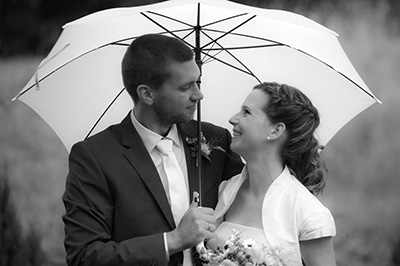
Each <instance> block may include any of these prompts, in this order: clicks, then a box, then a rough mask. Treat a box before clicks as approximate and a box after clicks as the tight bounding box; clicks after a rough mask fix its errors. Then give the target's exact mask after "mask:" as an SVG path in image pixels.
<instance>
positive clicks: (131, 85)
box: [122, 34, 193, 103]
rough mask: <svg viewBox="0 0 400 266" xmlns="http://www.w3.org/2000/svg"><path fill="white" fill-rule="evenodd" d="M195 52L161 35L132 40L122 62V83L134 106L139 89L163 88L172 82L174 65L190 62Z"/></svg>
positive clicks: (173, 39) (175, 39)
mask: <svg viewBox="0 0 400 266" xmlns="http://www.w3.org/2000/svg"><path fill="white" fill-rule="evenodd" d="M192 59H193V51H192V49H190V48H189V47H188V46H187V45H186V44H185V43H184V42H182V41H181V40H179V39H177V38H174V37H169V36H165V35H160V34H146V35H142V36H140V37H138V38H137V39H135V40H133V41H132V43H131V44H130V46H129V47H128V49H127V51H126V53H125V55H124V58H123V59H122V79H123V82H124V86H125V89H126V90H127V92H128V93H129V95H130V96H131V97H132V99H133V101H134V102H135V103H137V102H138V95H137V92H136V89H137V87H138V86H139V85H147V86H150V87H152V88H153V89H158V88H160V87H161V86H162V85H163V84H164V82H165V81H166V80H167V79H168V78H169V75H170V72H169V69H168V66H169V65H170V64H171V62H187V61H190V60H192Z"/></svg>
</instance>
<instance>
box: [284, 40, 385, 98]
mask: <svg viewBox="0 0 400 266" xmlns="http://www.w3.org/2000/svg"><path fill="white" fill-rule="evenodd" d="M283 46H286V47H288V48H291V49H295V50H296V51H298V52H300V53H303V54H305V55H307V56H309V57H311V58H314V59H315V60H317V61H318V62H320V63H322V64H323V65H325V66H327V67H329V68H330V69H332V70H333V71H335V72H336V73H338V74H339V75H340V76H342V77H343V78H345V79H347V80H348V81H350V82H351V83H352V84H354V85H355V86H356V87H357V88H359V89H360V90H362V91H363V92H364V93H366V94H367V95H368V96H370V97H371V98H372V99H374V100H375V101H376V102H378V103H382V102H381V101H380V100H379V99H378V98H377V97H376V96H375V95H373V94H372V93H371V92H368V91H367V90H365V89H364V88H363V87H361V86H360V85H358V84H357V83H356V82H354V81H353V80H352V79H351V78H349V77H347V76H346V75H345V74H343V73H342V72H340V71H338V70H337V69H335V68H334V67H333V66H331V65H329V64H327V63H325V62H324V61H322V60H320V59H318V58H316V57H315V56H312V55H310V54H309V53H306V52H304V51H302V50H299V49H296V48H294V47H291V46H288V45H285V44H283Z"/></svg>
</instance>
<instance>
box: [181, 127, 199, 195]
mask: <svg viewBox="0 0 400 266" xmlns="http://www.w3.org/2000/svg"><path fill="white" fill-rule="evenodd" d="M177 126H178V131H179V133H180V135H181V137H182V140H183V146H184V149H185V158H186V165H187V171H188V179H189V191H190V195H189V196H190V202H191V201H192V200H193V199H192V198H193V192H194V191H197V192H199V178H198V168H197V167H196V158H193V157H192V156H191V154H192V150H191V146H190V145H189V144H188V143H187V142H186V137H188V138H194V137H196V136H197V127H196V124H195V123H192V124H191V123H182V124H178V125H177Z"/></svg>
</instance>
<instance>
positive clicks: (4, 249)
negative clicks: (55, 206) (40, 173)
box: [0, 169, 45, 266]
mask: <svg viewBox="0 0 400 266" xmlns="http://www.w3.org/2000/svg"><path fill="white" fill-rule="evenodd" d="M0 170H1V169H0ZM40 242H41V237H40V235H39V234H38V233H37V232H36V231H35V230H34V228H33V227H32V228H30V230H29V231H28V233H27V234H24V233H23V231H22V227H21V225H20V223H19V221H18V217H17V214H16V209H15V206H14V204H12V202H11V188H10V184H9V181H8V175H7V173H6V170H4V171H3V172H1V173H0V265H7V266H20V265H26V266H36V265H42V264H43V263H44V262H45V254H44V252H43V251H42V250H41V245H40Z"/></svg>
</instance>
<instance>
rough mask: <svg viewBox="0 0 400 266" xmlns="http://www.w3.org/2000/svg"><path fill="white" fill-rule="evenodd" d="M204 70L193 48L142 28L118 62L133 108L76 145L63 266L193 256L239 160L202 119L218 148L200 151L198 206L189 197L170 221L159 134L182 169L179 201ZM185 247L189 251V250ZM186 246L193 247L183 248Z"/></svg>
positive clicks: (188, 183) (191, 184) (192, 165)
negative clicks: (168, 142) (184, 208)
mask: <svg viewBox="0 0 400 266" xmlns="http://www.w3.org/2000/svg"><path fill="white" fill-rule="evenodd" d="M199 76H200V71H199V69H198V67H197V65H196V63H195V61H194V58H193V52H192V50H191V49H190V48H189V47H187V46H186V45H185V44H184V43H183V42H181V41H180V40H178V39H175V38H171V37H166V36H162V35H156V34H149V35H143V36H141V37H139V38H137V39H136V40H134V41H133V42H132V44H131V45H130V46H129V48H128V49H127V52H126V54H125V56H124V58H123V61H122V77H123V81H124V85H125V88H126V90H127V91H128V93H129V94H130V96H131V97H132V99H133V102H134V108H133V109H132V110H131V111H130V112H129V113H128V115H127V116H126V117H125V119H124V120H123V121H122V122H121V123H120V124H117V125H113V126H110V127H109V128H107V129H106V130H104V131H103V132H100V133H99V134H97V135H95V136H93V137H90V138H89V139H87V140H85V141H82V142H79V143H77V144H75V145H74V146H73V147H72V150H71V153H70V157H69V173H68V176H67V182H66V190H65V193H64V195H63V202H64V205H65V209H66V213H65V215H63V221H64V223H65V241H64V244H65V248H66V251H67V262H68V265H167V264H168V265H182V263H183V262H184V261H185V265H193V264H195V263H196V264H197V263H199V261H198V259H197V260H195V262H194V263H193V259H196V258H195V255H193V253H192V252H191V250H190V248H192V247H193V246H195V245H196V244H197V243H199V242H200V241H202V240H204V239H205V238H208V237H210V236H211V231H212V230H214V229H215V227H214V226H213V225H212V223H213V222H214V220H213V218H212V214H213V210H212V208H214V207H215V205H216V202H217V194H218V185H219V183H220V182H221V181H222V180H226V179H228V178H230V177H231V176H233V175H236V174H238V173H239V172H240V171H241V169H242V167H243V164H242V162H241V160H240V158H239V156H238V155H236V154H234V153H233V152H232V151H231V150H230V147H229V146H230V142H231V136H230V133H229V132H228V131H227V130H226V129H223V128H220V127H217V126H214V125H212V124H209V123H202V131H203V135H204V136H205V139H206V141H210V140H214V141H216V142H214V145H218V146H220V147H222V148H223V149H224V150H225V151H226V153H224V152H222V151H220V150H212V147H210V150H211V154H210V156H209V159H204V160H203V168H202V174H203V184H202V190H203V191H204V197H203V198H202V200H203V208H197V207H196V205H195V204H191V205H190V207H189V208H188V209H187V211H186V212H185V213H184V215H183V217H182V218H181V219H179V220H178V221H177V222H175V221H174V217H175V216H176V213H174V212H175V211H172V210H171V205H170V204H172V203H171V198H172V197H173V196H174V195H172V194H173V193H174V192H173V191H170V189H169V187H168V181H169V180H170V178H171V176H168V175H167V171H164V168H163V167H165V166H163V161H162V155H161V154H160V152H159V151H158V150H157V143H158V142H159V141H160V140H162V139H164V138H168V139H172V140H173V143H174V144H173V152H174V154H175V156H176V158H177V161H178V162H179V166H180V168H181V170H182V173H183V179H184V183H183V186H181V188H182V189H186V191H187V192H188V193H187V194H184V195H187V196H186V199H184V200H183V201H186V202H184V203H185V204H186V205H187V206H188V205H189V204H190V202H191V201H193V198H192V195H193V192H195V191H198V190H199V181H198V176H197V168H196V160H197V158H196V155H195V154H196V153H193V150H195V149H196V147H197V146H196V145H197V144H198V143H197V142H196V143H192V142H193V139H194V138H196V137H197V122H196V121H194V120H192V118H193V115H194V112H195V109H196V104H197V103H198V101H200V100H201V99H202V98H203V94H202V93H201V91H200V90H199V88H198V87H197V83H196V82H197V81H198V79H199ZM185 250H186V251H185ZM188 251H189V252H188Z"/></svg>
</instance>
